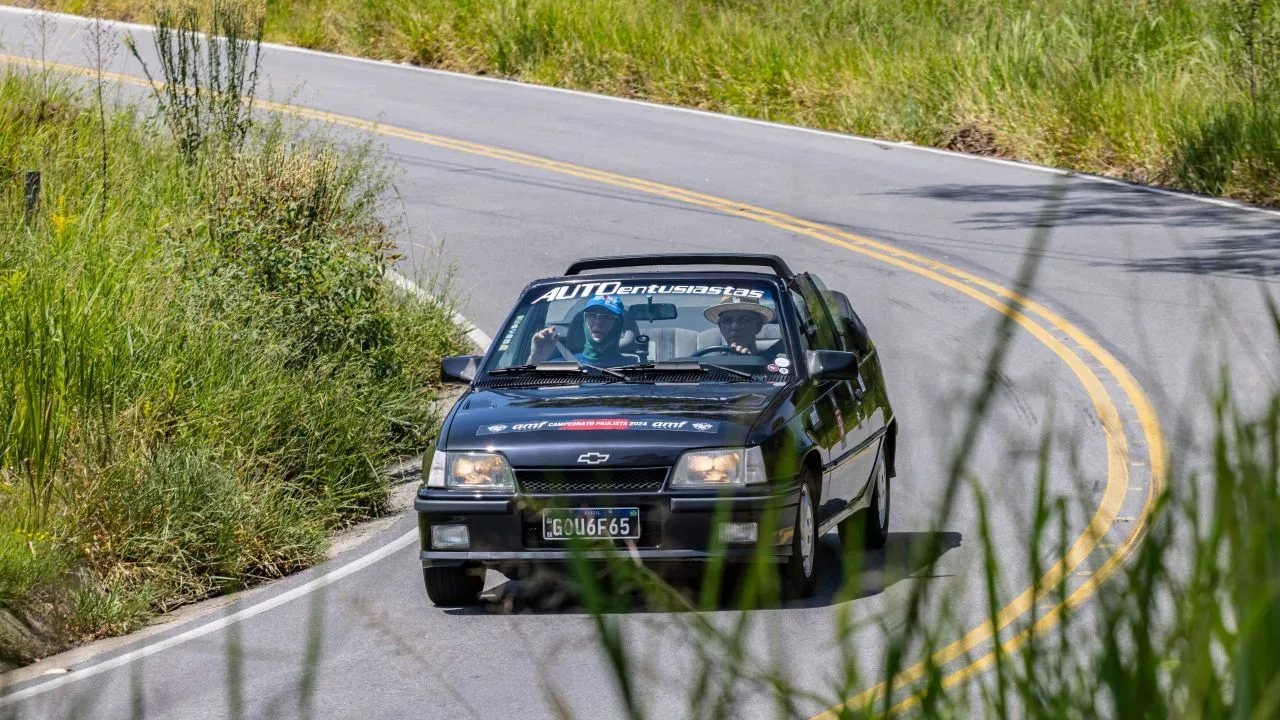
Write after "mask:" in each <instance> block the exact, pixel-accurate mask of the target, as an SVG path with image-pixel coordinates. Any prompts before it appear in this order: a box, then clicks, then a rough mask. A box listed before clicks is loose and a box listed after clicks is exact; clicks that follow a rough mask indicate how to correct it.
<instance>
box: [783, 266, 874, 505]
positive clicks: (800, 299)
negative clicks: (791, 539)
mask: <svg viewBox="0 0 1280 720" xmlns="http://www.w3.org/2000/svg"><path fill="white" fill-rule="evenodd" d="M792 299H793V301H794V302H795V304H796V307H797V309H798V310H801V309H802V312H801V315H802V316H803V317H802V328H801V330H802V333H801V334H802V335H803V341H804V342H805V343H806V344H807V345H808V347H807V348H805V349H812V350H843V349H844V347H843V346H842V345H841V341H840V337H839V335H838V334H837V332H836V326H835V324H834V322H833V321H832V319H831V316H830V313H829V312H828V311H827V310H826V308H825V307H824V304H823V301H822V297H821V294H820V292H819V291H818V290H817V288H816V287H815V286H814V285H813V283H812V282H811V281H810V280H809V278H808V277H807V276H804V275H802V276H799V277H797V278H796V280H795V286H794V292H793V293H792ZM854 392H855V391H854V386H853V384H852V383H851V382H849V381H848V380H824V381H821V382H817V383H815V395H816V397H815V400H814V407H813V411H812V414H813V415H814V417H815V418H816V419H818V420H821V421H822V425H823V427H822V435H817V434H815V437H817V438H818V440H819V442H820V443H821V444H822V445H823V447H824V448H825V449H826V451H827V456H826V457H825V458H824V459H823V460H824V463H823V464H824V470H825V472H824V473H823V474H824V477H825V482H824V485H823V489H822V502H821V504H820V505H819V507H818V521H819V522H820V523H821V522H823V521H825V520H827V519H828V518H830V517H832V516H834V515H837V514H839V513H840V512H842V511H843V510H845V508H847V507H848V505H849V503H850V502H851V501H852V500H853V499H854V497H855V494H856V492H857V491H858V490H860V489H861V487H860V486H857V480H858V478H857V477H855V475H854V473H855V472H856V470H855V469H854V468H852V467H851V466H850V464H849V463H850V460H851V459H852V458H853V455H852V454H851V452H850V451H851V450H852V449H853V445H851V444H850V441H851V439H852V438H851V436H850V430H851V428H850V422H851V421H852V420H853V419H854V418H856V416H857V411H856V406H857V401H856V400H855V398H854Z"/></svg>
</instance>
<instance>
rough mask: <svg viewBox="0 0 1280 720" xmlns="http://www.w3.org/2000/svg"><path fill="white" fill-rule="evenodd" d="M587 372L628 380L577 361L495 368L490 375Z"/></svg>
mask: <svg viewBox="0 0 1280 720" xmlns="http://www.w3.org/2000/svg"><path fill="white" fill-rule="evenodd" d="M587 370H595V371H596V372H598V373H600V374H601V375H607V376H609V377H611V378H616V379H618V380H622V381H624V382H625V381H626V379H627V376H626V375H623V374H622V373H620V372H618V371H617V370H611V369H609V368H602V367H598V366H596V365H587V364H582V363H579V362H578V361H576V360H553V361H550V362H542V363H538V364H537V365H513V366H511V367H505V368H495V369H493V370H490V371H489V375H490V376H494V375H498V376H502V375H521V374H524V373H531V374H535V375H538V374H543V373H583V374H585V371H587Z"/></svg>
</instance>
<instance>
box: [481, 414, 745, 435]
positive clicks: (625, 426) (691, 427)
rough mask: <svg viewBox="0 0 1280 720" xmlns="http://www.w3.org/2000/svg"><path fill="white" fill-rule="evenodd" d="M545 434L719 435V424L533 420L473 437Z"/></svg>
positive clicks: (651, 420) (483, 428) (486, 427)
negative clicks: (638, 432)
mask: <svg viewBox="0 0 1280 720" xmlns="http://www.w3.org/2000/svg"><path fill="white" fill-rule="evenodd" d="M548 430H558V431H564V430H578V431H594V430H615V431H633V430H648V431H650V432H692V433H716V432H719V431H720V421H719V420H675V419H665V418H662V419H657V418H644V419H640V420H632V419H631V418H584V419H581V420H535V421H532V422H518V423H491V424H488V425H481V426H480V427H479V428H477V429H476V435H506V434H508V433H524V432H540V431H548Z"/></svg>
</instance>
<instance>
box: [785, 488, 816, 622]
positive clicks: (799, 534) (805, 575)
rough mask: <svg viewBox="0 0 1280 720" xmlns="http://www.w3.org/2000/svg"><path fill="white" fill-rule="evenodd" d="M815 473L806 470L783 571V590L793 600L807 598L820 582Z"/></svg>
mask: <svg viewBox="0 0 1280 720" xmlns="http://www.w3.org/2000/svg"><path fill="white" fill-rule="evenodd" d="M815 486H816V483H815V482H814V481H813V475H812V473H810V472H808V471H806V472H805V474H804V475H803V476H802V482H801V483H800V502H799V504H797V505H796V521H795V526H794V527H793V533H792V536H791V558H790V559H789V560H788V561H787V564H786V567H785V569H784V570H783V589H784V590H785V592H786V595H787V597H788V598H790V599H795V598H807V597H809V596H810V595H812V594H813V589H814V587H816V586H817V584H818V519H817V515H816V513H815V512H814V507H815V501H816V493H815V491H814V487H815Z"/></svg>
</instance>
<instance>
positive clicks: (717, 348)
mask: <svg viewBox="0 0 1280 720" xmlns="http://www.w3.org/2000/svg"><path fill="white" fill-rule="evenodd" d="M713 352H722V353H729V354H731V355H737V354H738V351H737V350H734V349H733V348H731V347H729V346H728V345H711V346H708V347H704V348H702V349H701V350H697V351H694V352H692V353H690V354H689V357H702V356H703V355H710V354H711V353H713Z"/></svg>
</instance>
